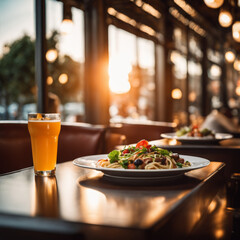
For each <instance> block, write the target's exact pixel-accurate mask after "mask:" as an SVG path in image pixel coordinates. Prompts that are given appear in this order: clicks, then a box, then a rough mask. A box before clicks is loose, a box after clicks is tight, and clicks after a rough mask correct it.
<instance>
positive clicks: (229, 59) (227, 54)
mask: <svg viewBox="0 0 240 240" xmlns="http://www.w3.org/2000/svg"><path fill="white" fill-rule="evenodd" d="M235 58H236V56H235V53H234V52H233V51H232V50H230V49H229V50H227V51H226V52H225V59H226V61H227V62H229V63H233V62H234V60H235Z"/></svg>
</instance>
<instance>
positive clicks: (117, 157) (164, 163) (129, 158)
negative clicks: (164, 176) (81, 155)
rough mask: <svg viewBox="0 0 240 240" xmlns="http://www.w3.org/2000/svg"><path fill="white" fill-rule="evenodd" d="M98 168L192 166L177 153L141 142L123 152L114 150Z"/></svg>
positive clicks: (151, 168) (99, 162)
mask: <svg viewBox="0 0 240 240" xmlns="http://www.w3.org/2000/svg"><path fill="white" fill-rule="evenodd" d="M96 165H97V167H104V168H126V169H127V168H128V169H146V170H154V169H173V168H182V167H189V166H191V164H190V162H188V161H185V160H184V159H183V158H181V157H180V156H179V155H178V154H177V153H172V152H170V151H168V150H166V149H162V148H159V147H156V146H152V145H149V144H148V141H146V140H141V141H140V142H138V143H137V145H136V146H128V147H125V148H124V149H123V150H114V151H112V152H110V153H109V154H108V159H100V160H99V161H98V162H97V164H96Z"/></svg>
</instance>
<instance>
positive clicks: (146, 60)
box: [0, 0, 240, 133]
mask: <svg viewBox="0 0 240 240" xmlns="http://www.w3.org/2000/svg"><path fill="white" fill-rule="evenodd" d="M37 2H38V1H36V4H35V1H34V0H25V1H23V2H22V1H16V0H8V1H7V0H2V1H1V2H0V16H1V18H0V120H26V119H27V114H28V113H29V112H35V111H40V112H52V111H57V112H60V113H61V115H62V120H63V121H65V122H86V123H91V124H109V123H118V122H126V121H127V122H129V121H134V122H140V123H144V122H148V121H157V122H167V123H174V124H175V126H176V127H181V126H184V125H190V124H195V123H197V124H199V125H200V124H202V123H203V122H204V124H205V126H212V125H211V124H210V123H209V122H210V121H209V118H211V117H213V113H216V112H218V113H219V114H220V113H221V114H222V115H224V116H226V115H225V114H223V112H221V111H220V109H228V114H230V116H231V119H230V118H229V117H228V120H229V121H230V122H229V124H230V125H231V124H233V125H232V127H231V129H228V128H227V129H226V127H222V128H221V130H224V129H225V131H228V132H236V133H239V120H240V118H239V115H240V113H239V112H240V110H239V109H240V59H239V58H240V22H239V20H238V19H239V17H240V2H239V1H237V0H225V1H223V0H222V1H221V0H215V1H208V0H205V1H191V0H168V1H156V0H151V1H144V0H123V1H117V0H112V1H108V0H99V1H93V0H92V1H82V0H46V1H43V3H39V4H38V3H37ZM214 4H215V5H214ZM36 39H37V40H36ZM56 104H57V105H56ZM53 105H54V106H53ZM228 116H229V115H228ZM206 120H207V122H206ZM209 124H210V125H209ZM220 124H221V123H220Z"/></svg>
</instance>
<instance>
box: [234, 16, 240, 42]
mask: <svg viewBox="0 0 240 240" xmlns="http://www.w3.org/2000/svg"><path fill="white" fill-rule="evenodd" d="M232 36H233V38H234V40H235V41H237V42H240V21H237V22H235V23H234V24H233V25H232Z"/></svg>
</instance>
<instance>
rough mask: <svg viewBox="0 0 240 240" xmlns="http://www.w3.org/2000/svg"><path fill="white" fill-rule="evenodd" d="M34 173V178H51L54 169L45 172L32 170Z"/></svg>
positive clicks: (53, 174)
mask: <svg viewBox="0 0 240 240" xmlns="http://www.w3.org/2000/svg"><path fill="white" fill-rule="evenodd" d="M34 172H35V175H36V176H42V177H51V176H55V172H56V168H54V169H53V170H47V171H37V170H35V169H34Z"/></svg>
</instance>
